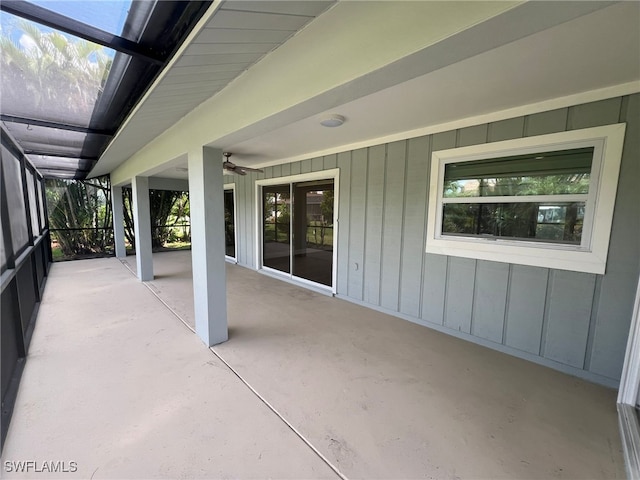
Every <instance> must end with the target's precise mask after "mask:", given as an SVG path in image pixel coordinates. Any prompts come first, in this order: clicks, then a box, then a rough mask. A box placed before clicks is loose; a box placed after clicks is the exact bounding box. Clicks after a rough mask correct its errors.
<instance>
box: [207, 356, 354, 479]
mask: <svg viewBox="0 0 640 480" xmlns="http://www.w3.org/2000/svg"><path fill="white" fill-rule="evenodd" d="M209 350H211V353H213V354H214V355H215V356H216V357H217V358H218V359H219V360H220V361H221V362H222V363H224V364H225V365H226V366H227V368H228V369H229V370H230V371H231V373H233V374H234V375H235V376H236V377H237V378H238V379H239V380H240V381H241V382H242V383H243V384H244V385H245V386H246V387H247V388H248V389H249V390H251V392H252V393H253V394H254V395H255V396H256V397H258V399H259V400H260V401H261V402H262V403H264V404H265V405H266V407H267V408H268V409H269V410H271V411H272V412H273V413H274V414H275V415H276V416H277V417H278V418H279V419H280V420H281V421H282V422H283V423H284V424H285V425H286V426H287V427H288V428H289V429H290V430H291V431H292V432H293V433H294V434H295V435H297V436H298V438H299V439H300V440H302V441H303V442H304V443H305V444H306V445H307V447H309V448H310V449H311V450H312V451H313V452H314V453H315V454H316V455H317V456H318V457H319V458H320V459H321V460H322V461H323V462H324V463H325V464H326V465H327V466H328V467H329V468H330V469H331V470H333V471H334V472H335V474H336V475H338V476H339V477H340V478H341V479H342V480H349V479H348V478H347V476H346V475H345V474H343V473H342V472H341V471H340V469H338V467H336V466H335V465H334V464H333V463H331V461H330V460H329V459H328V458H327V457H325V456H324V455H323V454H322V452H321V451H320V450H318V449H317V448H316V447H315V446H314V445H313V443H311V441H310V440H309V439H308V438H306V437H305V436H304V435H303V434H302V433H301V432H300V431H299V430H298V429H297V428H296V427H294V426H293V425H292V424H291V422H289V421H288V420H287V419H286V418H285V417H284V416H283V415H282V414H281V413H280V412H279V411H278V410H277V409H276V408H275V407H274V406H273V405H271V403H269V401H268V400H267V399H266V398H264V397H263V396H262V395H260V393H259V392H258V391H257V390H256V389H255V388H253V387H252V386H251V384H250V383H249V382H248V381H247V380H245V379H244V378H243V377H242V375H240V374H239V373H238V372H237V371H236V370H235V369H234V368H233V367H232V366H231V365H229V363H228V362H227V361H226V360H225V359H224V358H223V357H222V356H221V355H220V354H219V353H217V352H216V351H215V350H214V349H213V347H209Z"/></svg>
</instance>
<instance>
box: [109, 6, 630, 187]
mask: <svg viewBox="0 0 640 480" xmlns="http://www.w3.org/2000/svg"><path fill="white" fill-rule="evenodd" d="M536 3H537V4H534V5H531V4H528V5H526V7H529V11H527V10H524V9H521V11H522V15H521V19H520V22H521V24H520V26H522V25H526V28H522V32H517V31H510V29H512V30H513V29H515V27H516V26H517V25H516V24H515V23H514V20H513V19H514V18H516V19H517V17H516V16H514V15H512V17H511V20H510V23H507V22H506V21H505V22H503V23H502V24H501V23H495V24H491V25H489V24H487V26H486V28H487V29H489V31H491V32H492V35H493V34H495V38H493V36H492V38H487V30H485V31H482V30H481V29H479V28H480V27H478V28H476V31H475V33H474V35H475V37H474V36H473V35H471V33H469V35H468V36H466V37H465V35H464V34H465V32H460V33H459V34H458V35H456V36H455V37H454V38H450V39H447V42H448V43H447V42H440V44H439V45H435V46H433V47H431V48H429V49H425V50H424V51H422V52H418V53H417V54H416V55H414V56H412V57H411V58H406V59H402V61H399V62H397V64H396V65H390V66H389V67H388V68H386V69H385V71H384V72H373V75H376V74H377V75H378V76H377V77H374V76H372V79H361V81H360V82H359V83H358V82H354V83H353V84H352V85H343V86H341V87H342V89H341V88H336V89H335V91H334V92H329V93H328V94H327V95H325V97H324V98H323V99H320V100H322V101H320V100H318V101H314V102H308V104H305V105H301V106H300V108H298V109H297V110H296V112H295V113H294V114H289V115H288V116H284V115H283V116H282V117H281V118H278V119H275V118H272V119H267V121H264V122H261V123H260V124H259V125H254V126H251V127H249V128H245V129H243V130H240V131H237V132H234V133H232V134H230V135H227V136H226V137H223V138H220V139H217V140H215V141H213V142H212V145H214V146H217V147H220V148H222V149H223V150H226V151H231V152H233V153H234V157H233V160H234V161H236V162H237V163H241V164H243V165H246V166H265V165H270V164H275V163H283V162H287V161H293V160H296V159H300V158H309V157H313V156H316V155H320V154H325V153H329V152H337V151H343V150H346V149H348V148H349V147H351V146H354V145H358V144H361V143H364V144H366V143H367V142H369V143H376V142H377V143H380V139H382V138H384V137H388V136H390V135H394V134H398V135H399V136H402V134H403V132H409V133H406V134H405V136H406V137H409V136H412V133H411V132H414V133H415V132H419V131H420V130H421V129H425V128H427V127H430V126H436V125H440V124H443V123H446V122H451V121H455V120H459V119H464V118H469V117H474V116H479V115H483V114H488V113H491V112H496V111H501V110H505V109H509V108H514V107H518V106H522V105H527V104H531V103H536V102H542V101H545V100H549V99H554V98H558V97H562V96H567V95H573V94H577V93H581V92H588V91H591V90H596V89H602V88H606V87H612V86H616V85H620V84H625V83H629V82H637V83H638V90H640V3H638V2H622V3H617V4H609V3H603V2H569V3H568V4H566V5H568V7H567V10H571V12H570V13H566V12H565V13H564V15H565V16H564V17H562V15H560V14H558V15H557V16H556V18H549V17H550V16H549V15H545V11H544V9H545V8H555V6H554V5H552V4H553V3H555V4H556V6H557V5H558V3H557V2H536ZM331 5H332V4H331V2H271V1H268V2H266V1H262V2H225V3H223V4H222V6H221V7H220V8H219V9H218V10H217V11H216V12H215V14H214V15H213V16H212V17H211V19H210V20H209V23H208V24H207V25H206V28H204V29H203V30H201V32H200V33H199V34H198V35H197V37H196V38H195V40H194V41H193V42H192V43H191V44H190V45H189V46H188V47H187V48H186V49H185V51H184V52H183V53H182V55H181V57H180V58H179V59H178V60H177V62H176V63H175V64H174V65H173V66H172V67H171V69H170V70H169V71H168V72H167V74H166V75H165V76H164V78H163V79H162V82H160V84H159V85H158V86H157V88H155V89H154V91H153V92H152V93H151V94H150V95H149V97H148V99H147V100H146V102H145V103H144V104H143V105H142V107H141V108H139V110H138V111H137V113H136V114H135V115H134V116H133V117H132V118H131V119H130V120H129V124H128V125H127V127H126V134H124V135H120V136H119V138H117V139H116V141H117V142H120V143H119V144H118V145H116V146H117V147H118V148H119V149H120V150H121V151H123V152H129V153H134V152H135V151H137V150H138V149H140V148H141V147H142V146H144V145H145V144H146V143H147V142H149V141H150V140H151V139H152V138H154V136H156V135H158V134H160V133H162V131H164V130H165V129H166V128H168V127H169V126H171V125H172V124H174V123H175V122H176V121H177V120H179V119H180V118H181V117H182V116H184V115H185V114H187V113H188V112H190V111H191V110H192V109H193V108H194V107H196V106H197V105H199V104H200V103H201V102H202V101H203V100H205V99H206V98H209V97H210V96H212V95H214V94H215V93H216V92H218V91H219V90H220V89H222V88H224V87H225V86H226V85H227V84H228V83H229V82H231V81H232V80H233V79H234V78H235V77H237V76H238V75H239V74H241V73H242V72H243V71H244V70H246V69H248V68H250V67H251V65H252V64H254V63H255V62H257V61H258V60H260V59H261V58H262V57H264V55H265V54H266V53H268V52H270V51H272V50H274V49H275V48H277V47H278V46H279V45H280V44H281V43H282V42H285V41H286V40H287V39H288V38H290V37H291V36H292V35H294V34H295V33H296V31H297V30H298V29H300V28H303V27H304V25H305V24H307V23H308V22H310V21H312V20H313V19H314V17H315V16H317V15H320V14H322V13H323V12H325V11H326V10H327V8H329V7H331ZM547 5H548V7H547ZM267 6H268V8H269V10H270V12H269V13H263V12H260V11H257V9H262V10H264V9H265V8H267ZM293 7H295V8H296V10H295V11H292V10H290V9H291V8H293ZM340 7H341V5H340V3H338V4H336V5H334V6H333V9H334V13H335V9H338V8H340ZM534 7H535V10H534V9H533V8H534ZM602 7H605V8H602ZM556 10H558V9H557V8H556ZM285 12H286V14H284V13H285ZM517 13H518V12H516V14H517ZM534 14H535V15H534ZM525 22H526V23H525ZM498 27H499V28H498ZM474 28H475V27H474ZM500 29H502V30H500ZM527 29H529V31H528V30H527ZM469 30H471V29H469ZM511 39H515V40H511ZM319 41H320V40H319ZM476 44H477V45H480V44H483V47H482V48H481V47H480V46H478V47H477V51H479V52H480V53H473V52H474V50H473V49H474V47H475V46H476ZM438 48H440V50H438ZM469 52H471V53H469ZM465 55H466V57H465ZM439 59H442V60H439ZM445 59H446V61H445ZM265 60H268V57H267V59H265ZM310 61H312V59H310ZM439 62H440V63H439ZM428 64H429V65H428ZM420 72H424V73H423V74H418V73H420ZM383 77H384V80H380V81H378V80H376V78H377V79H380V78H383ZM331 93H333V94H331ZM327 113H338V114H341V115H343V116H345V117H346V119H347V121H346V122H345V123H344V125H343V126H341V127H338V128H325V127H321V126H320V125H319V120H320V119H321V118H322V117H323V116H324V115H325V114H327ZM269 120H270V121H269ZM121 133H122V132H121ZM415 134H418V133H415ZM98 165H100V163H99V164H98ZM103 165H104V164H103ZM183 165H186V162H185V161H184V160H175V161H173V162H171V164H170V165H169V164H167V165H166V167H167V168H166V169H165V170H164V171H156V172H154V174H155V175H156V176H164V177H174V178H186V175H187V174H186V172H185V171H183V170H177V169H176V166H178V167H181V166H183ZM103 168H104V166H103Z"/></svg>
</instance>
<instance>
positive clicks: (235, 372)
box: [119, 259, 349, 480]
mask: <svg viewBox="0 0 640 480" xmlns="http://www.w3.org/2000/svg"><path fill="white" fill-rule="evenodd" d="M119 260H120V263H122V265H123V266H124V267H125V268H126V269H127V270H129V272H131V274H132V275H133V276H134V277H135V276H136V272H135V271H134V270H133V269H132V268H131V266H130V265H129V263H128V262H127V261H126V259H119ZM142 284H143V285H144V286H145V287H147V289H148V290H149V291H150V292H151V293H152V294H153V296H154V297H156V298H157V299H158V300H159V301H160V303H162V305H164V306H165V307H166V308H167V310H169V311H170V312H171V313H172V314H173V316H175V317H176V318H177V319H178V320H180V322H182V324H183V325H184V326H185V327H187V328H188V329H189V330H191V332H192V333H194V334H195V333H196V332H195V330H194V329H193V328H192V327H191V325H189V324H188V323H187V322H186V321H185V319H184V318H182V317H181V316H180V315H179V314H178V313H177V312H176V311H175V310H174V309H173V308H171V306H169V305H168V304H167V303H166V302H165V301H164V300H163V299H162V298H161V297H160V295H159V293H158V291H157V289H156V288H154V287H153V285H152V284H151V283H150V282H142ZM209 350H210V351H211V353H213V355H215V356H216V357H217V358H218V360H220V361H221V362H222V363H223V364H224V365H225V366H226V367H227V369H229V371H230V372H231V373H233V375H235V376H236V377H237V378H238V380H240V381H241V382H242V383H243V384H244V385H245V386H246V387H247V388H248V389H249V390H250V391H251V392H252V393H253V394H254V395H255V396H256V397H257V398H258V399H259V400H260V401H261V402H262V403H263V404H264V405H265V406H266V407H267V408H268V409H269V410H271V411H272V412H273V413H274V414H275V415H276V416H277V417H278V418H279V419H280V420H281V421H282V422H283V423H284V424H285V425H286V426H287V427H288V428H289V430H291V431H292V432H293V433H294V434H295V435H296V436H297V437H298V438H299V439H300V440H302V441H303V442H304V443H305V445H307V447H309V448H310V449H311V450H312V451H313V452H314V453H315V454H316V455H317V456H318V457H319V458H320V460H322V461H323V462H324V463H325V464H326V465H327V466H328V467H329V468H330V469H331V470H333V471H334V473H335V474H336V475H338V477H340V478H341V479H342V480H349V479H348V478H347V476H346V475H345V474H343V473H342V472H341V471H340V469H338V467H337V466H335V465H334V464H333V463H331V461H330V460H329V459H328V458H327V457H326V456H324V455H323V454H322V452H321V451H320V450H318V448H316V447H315V446H314V445H313V443H311V441H310V440H309V439H308V438H306V437H305V436H304V435H303V434H302V433H301V432H300V431H299V430H298V429H297V428H296V427H294V426H293V425H292V424H291V422H289V421H288V420H287V419H286V418H285V417H284V416H283V415H282V414H281V413H280V412H279V411H278V410H277V409H276V408H275V407H274V406H273V405H271V403H269V401H267V399H266V398H264V397H263V396H262V395H261V394H260V393H259V392H258V391H257V390H256V389H255V388H253V387H252V386H251V384H250V383H249V382H248V381H247V380H245V379H244V378H243V377H242V375H240V374H239V373H238V372H237V371H236V370H235V369H234V368H233V367H232V366H231V365H230V364H229V363H228V362H227V361H226V360H225V359H224V358H223V357H222V356H221V355H220V354H218V353H217V352H216V351H215V350H214V349H213V347H209Z"/></svg>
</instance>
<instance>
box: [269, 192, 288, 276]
mask: <svg viewBox="0 0 640 480" xmlns="http://www.w3.org/2000/svg"><path fill="white" fill-rule="evenodd" d="M262 211H263V217H262V264H263V266H265V267H269V268H273V269H275V270H280V271H281V272H286V273H289V272H291V262H290V252H291V225H290V223H291V214H290V212H291V188H290V185H289V184H287V185H270V186H268V187H267V186H265V187H263V189H262Z"/></svg>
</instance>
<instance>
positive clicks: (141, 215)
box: [131, 177, 153, 282]
mask: <svg viewBox="0 0 640 480" xmlns="http://www.w3.org/2000/svg"><path fill="white" fill-rule="evenodd" d="M131 189H132V194H133V195H132V196H133V228H134V229H135V235H136V266H137V272H138V278H139V279H140V280H141V281H143V282H147V281H149V280H153V254H152V251H151V213H150V208H149V178H148V177H134V178H133V179H132V180H131Z"/></svg>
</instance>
